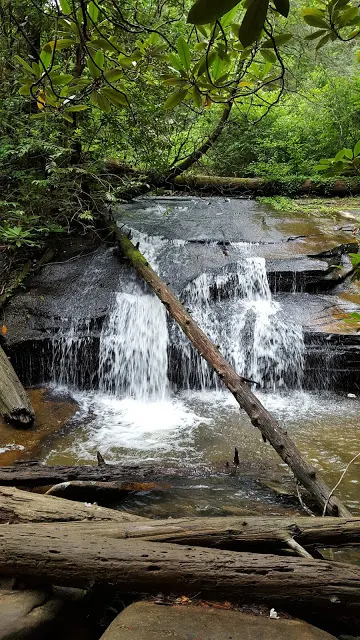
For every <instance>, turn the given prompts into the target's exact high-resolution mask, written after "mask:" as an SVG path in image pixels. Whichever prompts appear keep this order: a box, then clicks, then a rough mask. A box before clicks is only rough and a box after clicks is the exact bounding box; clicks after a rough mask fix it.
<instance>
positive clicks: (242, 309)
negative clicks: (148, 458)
mask: <svg viewBox="0 0 360 640" xmlns="http://www.w3.org/2000/svg"><path fill="white" fill-rule="evenodd" d="M183 297H184V301H185V303H186V305H187V307H188V308H189V310H190V312H191V314H192V315H193V317H194V319H195V320H196V322H197V323H198V325H199V326H200V327H201V329H202V330H203V331H204V332H205V333H206V334H207V335H208V336H209V338H210V339H211V340H212V342H214V343H215V344H217V345H218V346H219V348H220V350H221V352H222V353H223V355H224V356H225V358H227V359H228V360H229V361H230V362H231V363H232V364H233V366H234V367H235V369H236V371H237V372H238V373H239V374H240V375H243V376H245V377H246V378H250V379H251V380H254V381H256V382H259V383H260V384H261V385H262V386H265V387H267V388H273V389H275V388H278V387H283V386H299V385H300V384H301V378H302V370H303V357H304V341H303V335H302V329H301V327H300V326H296V325H294V324H290V323H289V322H287V321H286V320H285V319H284V317H283V316H282V313H281V307H280V305H279V304H278V303H277V302H275V301H274V300H273V299H272V296H271V291H270V288H269V283H268V279H267V275H266V269H265V260H264V259H263V258H245V259H244V260H242V261H241V262H239V263H237V265H236V271H235V272H229V270H225V269H224V270H223V272H221V273H217V274H214V273H204V274H201V275H200V276H199V277H198V278H196V279H195V280H193V281H192V282H191V283H189V285H188V286H187V287H186V289H185V290H184V295H183ZM229 297H231V298H232V299H234V301H233V302H231V303H227V305H226V309H225V317H222V314H221V303H218V304H214V299H215V301H216V300H217V301H219V300H221V299H222V298H229ZM219 306H220V308H219ZM173 335H174V339H175V340H176V342H177V344H178V347H179V352H180V353H179V358H180V359H181V361H182V369H183V372H184V376H183V378H184V386H185V387H187V388H190V387H191V386H193V385H194V383H195V384H196V385H197V386H199V387H200V389H207V388H209V387H211V386H212V387H214V386H215V388H216V389H219V388H220V386H221V384H220V382H219V380H218V379H217V377H216V376H214V374H213V372H212V371H211V370H210V368H209V367H208V365H207V363H206V362H205V361H204V360H203V359H202V358H200V357H199V356H198V354H197V353H195V351H194V349H193V348H192V346H191V344H190V342H189V341H188V340H187V338H186V337H185V336H184V335H183V334H182V332H181V331H180V330H179V329H178V327H174V328H173ZM194 370H195V371H194Z"/></svg>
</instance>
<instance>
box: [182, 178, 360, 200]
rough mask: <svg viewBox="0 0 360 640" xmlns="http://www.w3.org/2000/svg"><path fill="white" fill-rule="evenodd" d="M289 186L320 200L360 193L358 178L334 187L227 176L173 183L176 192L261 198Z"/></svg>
mask: <svg viewBox="0 0 360 640" xmlns="http://www.w3.org/2000/svg"><path fill="white" fill-rule="evenodd" d="M289 183H291V184H292V187H293V191H292V193H293V195H297V196H302V195H317V196H323V195H326V196H329V195H330V196H344V195H356V194H358V193H360V181H359V180H358V179H357V178H353V179H352V180H350V181H349V180H342V179H338V178H334V180H333V182H332V184H329V181H328V180H317V181H314V180H311V179H309V178H308V179H306V180H303V181H298V182H297V184H295V187H294V180H293V181H292V182H291V178H290V179H289V180H288V181H287V180H286V178H285V179H282V180H281V179H280V180H269V179H266V178H233V177H226V176H202V175H200V176H196V175H190V174H188V175H187V174H182V175H180V176H177V177H176V178H174V180H173V184H174V186H175V188H176V187H177V188H180V189H187V190H191V191H197V192H202V193H209V194H216V193H221V194H227V195H239V194H242V195H244V194H246V195H248V194H251V195H252V196H260V195H281V194H282V193H284V191H285V190H286V187H288V185H289Z"/></svg>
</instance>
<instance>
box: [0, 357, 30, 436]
mask: <svg viewBox="0 0 360 640" xmlns="http://www.w3.org/2000/svg"><path fill="white" fill-rule="evenodd" d="M0 414H1V415H2V416H3V417H4V419H5V420H6V421H7V422H10V423H12V424H14V425H17V426H22V427H25V426H31V425H32V423H33V422H34V418H35V414H34V410H33V408H32V406H31V404H30V400H29V398H28V397H27V394H26V391H25V389H24V387H23V386H22V384H21V382H20V380H19V378H18V377H17V375H16V373H15V371H14V369H13V367H12V365H11V363H10V361H9V359H8V357H7V355H6V353H5V351H4V350H3V349H2V347H1V346H0Z"/></svg>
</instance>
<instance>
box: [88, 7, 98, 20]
mask: <svg viewBox="0 0 360 640" xmlns="http://www.w3.org/2000/svg"><path fill="white" fill-rule="evenodd" d="M87 12H88V14H89V18H90V20H91V21H92V22H95V23H96V22H97V20H98V17H99V9H98V8H97V6H96V4H95V3H94V2H89V4H88V8H87Z"/></svg>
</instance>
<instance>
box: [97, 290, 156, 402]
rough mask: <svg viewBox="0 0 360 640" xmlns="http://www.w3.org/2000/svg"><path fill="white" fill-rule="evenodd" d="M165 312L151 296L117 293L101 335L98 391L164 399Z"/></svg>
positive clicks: (139, 398) (117, 395)
mask: <svg viewBox="0 0 360 640" xmlns="http://www.w3.org/2000/svg"><path fill="white" fill-rule="evenodd" d="M167 352H168V329H167V322H166V310H165V307H164V306H163V305H162V304H161V302H160V301H159V300H158V299H157V298H156V297H155V296H154V295H152V294H143V295H142V294H141V293H140V292H137V293H117V294H116V298H115V301H114V305H113V307H112V310H111V312H110V316H109V319H108V321H107V323H106V324H105V326H104V327H103V330H102V332H101V336H100V364H99V387H100V391H102V392H105V393H110V394H112V395H115V396H116V397H118V398H120V397H123V396H124V395H127V396H129V397H131V398H136V399H138V400H155V399H156V400H163V399H164V398H165V397H166V396H167V394H168V376H167V369H168V356H167Z"/></svg>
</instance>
